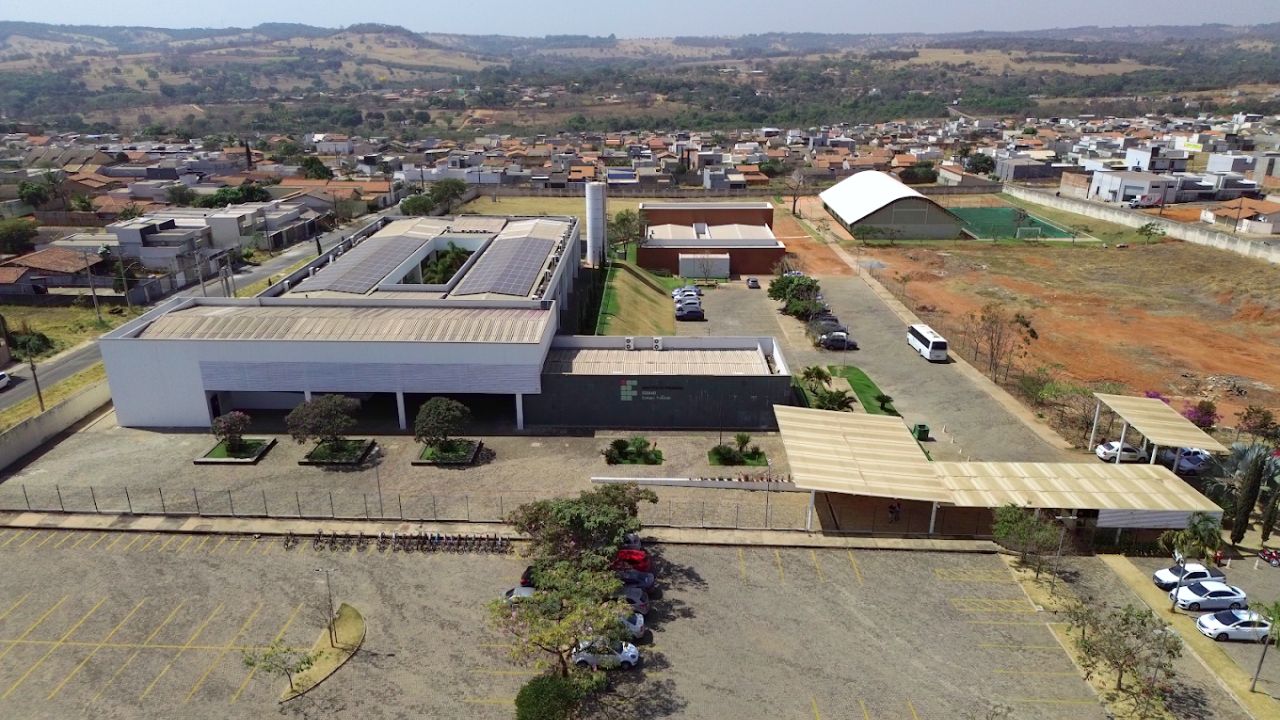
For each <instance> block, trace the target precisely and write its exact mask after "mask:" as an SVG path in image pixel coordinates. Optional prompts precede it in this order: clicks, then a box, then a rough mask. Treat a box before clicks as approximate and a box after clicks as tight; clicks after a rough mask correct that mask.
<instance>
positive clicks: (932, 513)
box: [929, 502, 938, 535]
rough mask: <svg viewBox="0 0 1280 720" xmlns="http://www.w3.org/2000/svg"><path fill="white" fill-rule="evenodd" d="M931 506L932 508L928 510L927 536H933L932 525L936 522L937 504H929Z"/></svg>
mask: <svg viewBox="0 0 1280 720" xmlns="http://www.w3.org/2000/svg"><path fill="white" fill-rule="evenodd" d="M931 505H932V507H931V508H930V509H929V534H930V535H932V534H933V528H934V525H936V524H937V522H938V503H936V502H935V503H931Z"/></svg>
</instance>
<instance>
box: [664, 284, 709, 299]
mask: <svg viewBox="0 0 1280 720" xmlns="http://www.w3.org/2000/svg"><path fill="white" fill-rule="evenodd" d="M701 294H702V288H700V287H698V286H696V285H685V286H684V287H678V288H676V289H675V290H672V291H671V297H673V298H674V297H679V296H681V295H701Z"/></svg>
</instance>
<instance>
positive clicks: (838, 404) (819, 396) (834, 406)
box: [813, 388, 858, 412]
mask: <svg viewBox="0 0 1280 720" xmlns="http://www.w3.org/2000/svg"><path fill="white" fill-rule="evenodd" d="M856 402H858V399H857V398H855V397H854V396H853V395H850V394H849V391H848V390H829V389H826V388H819V389H818V390H817V391H815V392H814V394H813V406H814V407H815V408H817V409H818V410H831V411H834V412H848V411H850V410H853V407H854V403H856Z"/></svg>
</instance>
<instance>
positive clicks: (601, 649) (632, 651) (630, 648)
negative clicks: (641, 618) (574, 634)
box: [573, 640, 640, 670]
mask: <svg viewBox="0 0 1280 720" xmlns="http://www.w3.org/2000/svg"><path fill="white" fill-rule="evenodd" d="M573 664H574V665H577V666H578V667H589V668H591V669H593V670H595V669H599V668H605V669H611V668H622V669H623V670H630V669H631V668H633V667H635V666H636V665H639V664H640V651H639V650H638V649H636V646H635V645H632V644H631V643H629V642H616V641H615V642H612V643H610V642H606V641H604V640H596V641H594V642H585V641H584V642H581V643H579V644H578V649H577V650H575V651H574V653H573Z"/></svg>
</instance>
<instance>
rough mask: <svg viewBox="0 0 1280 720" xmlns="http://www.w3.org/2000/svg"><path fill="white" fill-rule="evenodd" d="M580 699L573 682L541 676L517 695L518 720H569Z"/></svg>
mask: <svg viewBox="0 0 1280 720" xmlns="http://www.w3.org/2000/svg"><path fill="white" fill-rule="evenodd" d="M580 699H581V695H580V692H579V690H578V687H577V686H576V685H574V683H573V682H572V681H571V680H569V679H567V678H562V677H558V676H555V675H540V676H538V677H536V678H533V679H532V680H530V681H529V682H527V683H525V684H524V687H522V688H520V692H518V693H516V720H567V719H568V718H570V717H572V716H573V712H574V711H575V710H576V709H577V707H578V701H579V700H580Z"/></svg>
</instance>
